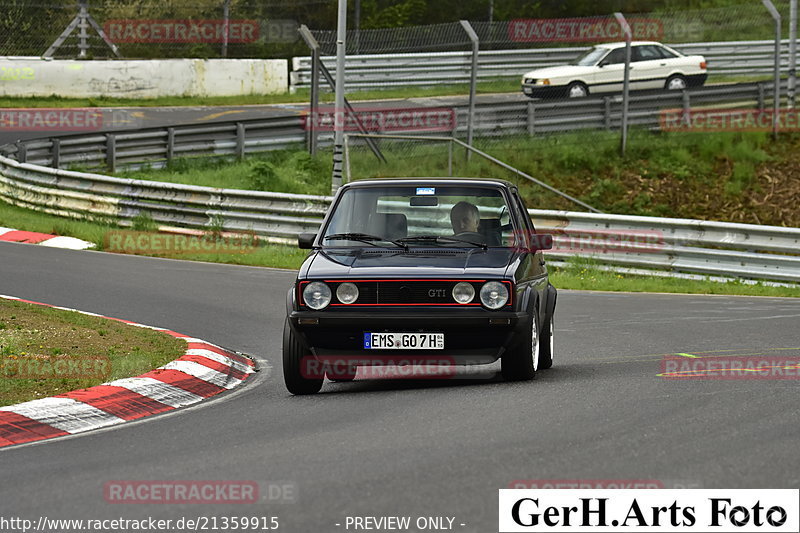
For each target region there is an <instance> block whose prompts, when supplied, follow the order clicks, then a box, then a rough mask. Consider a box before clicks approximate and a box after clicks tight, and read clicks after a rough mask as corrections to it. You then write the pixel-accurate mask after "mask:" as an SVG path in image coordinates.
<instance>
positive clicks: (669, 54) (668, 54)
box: [653, 46, 678, 59]
mask: <svg viewBox="0 0 800 533" xmlns="http://www.w3.org/2000/svg"><path fill="white" fill-rule="evenodd" d="M653 48H657V49H658V52H659V53H660V54H661V57H663V58H664V59H673V58H676V57H678V55H677V54H676V53H675V52H673V51H671V50H667V49H666V48H664V47H663V46H654V47H653Z"/></svg>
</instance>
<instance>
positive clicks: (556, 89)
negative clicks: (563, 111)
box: [522, 83, 567, 98]
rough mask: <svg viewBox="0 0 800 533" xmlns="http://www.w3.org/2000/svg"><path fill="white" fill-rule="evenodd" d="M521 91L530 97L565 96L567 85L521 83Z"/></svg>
mask: <svg viewBox="0 0 800 533" xmlns="http://www.w3.org/2000/svg"><path fill="white" fill-rule="evenodd" d="M522 93H523V94H524V95H525V96H529V97H530V98H563V97H565V96H567V87H566V86H563V85H535V84H531V83H523V84H522Z"/></svg>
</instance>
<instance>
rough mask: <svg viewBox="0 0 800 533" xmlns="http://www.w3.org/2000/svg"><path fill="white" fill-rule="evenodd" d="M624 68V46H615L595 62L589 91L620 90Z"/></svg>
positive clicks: (605, 91)
mask: <svg viewBox="0 0 800 533" xmlns="http://www.w3.org/2000/svg"><path fill="white" fill-rule="evenodd" d="M624 69H625V48H624V47H622V48H615V49H614V50H611V51H610V52H609V53H608V54H606V56H605V57H604V58H603V59H601V60H600V61H599V62H598V63H597V67H596V69H595V75H594V80H593V83H592V86H591V87H590V88H589V92H590V93H608V92H621V91H622V81H623V77H624Z"/></svg>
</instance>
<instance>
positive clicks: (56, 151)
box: [51, 138, 61, 168]
mask: <svg viewBox="0 0 800 533" xmlns="http://www.w3.org/2000/svg"><path fill="white" fill-rule="evenodd" d="M51 148H52V155H53V163H52V164H53V168H60V167H61V140H60V139H58V138H56V139H53V144H52V146H51Z"/></svg>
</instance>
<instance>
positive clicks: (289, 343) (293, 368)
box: [283, 318, 324, 394]
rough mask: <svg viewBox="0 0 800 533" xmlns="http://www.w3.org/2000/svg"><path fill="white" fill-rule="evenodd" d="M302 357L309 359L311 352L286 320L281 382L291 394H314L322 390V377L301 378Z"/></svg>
mask: <svg viewBox="0 0 800 533" xmlns="http://www.w3.org/2000/svg"><path fill="white" fill-rule="evenodd" d="M304 357H311V352H309V351H308V349H307V348H306V347H305V346H304V345H303V343H302V342H300V339H298V338H297V336H296V335H295V334H294V331H293V330H292V328H291V326H289V319H288V318H287V319H286V323H285V324H284V325H283V381H284V383H286V388H287V389H289V392H291V393H292V394H316V393H317V392H319V390H320V389H321V388H322V382H323V381H324V380H323V378H322V377H320V378H319V379H317V378H307V377H304V376H303V373H302V370H301V365H302V363H303V358H304Z"/></svg>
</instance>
